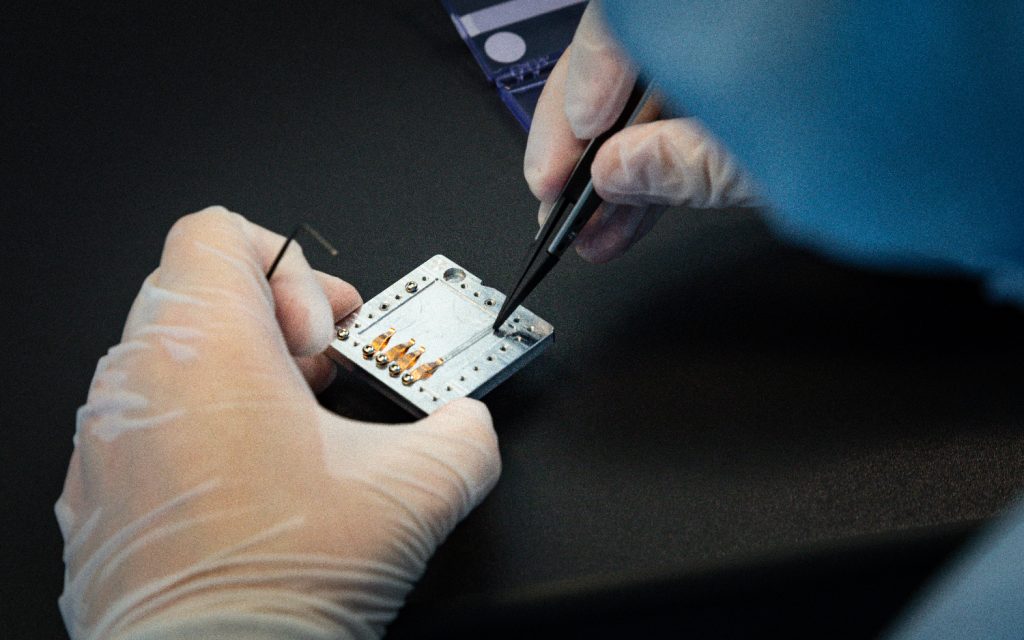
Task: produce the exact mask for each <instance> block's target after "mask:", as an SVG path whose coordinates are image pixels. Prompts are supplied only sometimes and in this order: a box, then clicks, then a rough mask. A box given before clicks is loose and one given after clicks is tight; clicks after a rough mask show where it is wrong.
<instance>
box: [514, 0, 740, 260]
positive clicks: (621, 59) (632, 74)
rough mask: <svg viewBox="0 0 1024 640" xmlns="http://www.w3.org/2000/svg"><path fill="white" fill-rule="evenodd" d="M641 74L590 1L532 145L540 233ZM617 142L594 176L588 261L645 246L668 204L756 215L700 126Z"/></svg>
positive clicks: (654, 129)
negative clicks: (597, 201) (595, 205)
mask: <svg viewBox="0 0 1024 640" xmlns="http://www.w3.org/2000/svg"><path fill="white" fill-rule="evenodd" d="M635 79H636V71H635V69H634V67H633V65H632V64H631V63H630V61H629V60H628V59H627V58H626V56H625V54H624V53H623V51H622V50H621V49H620V48H619V46H618V44H616V42H615V41H614V40H613V38H612V36H611V35H610V34H609V33H608V30H607V29H606V27H605V25H604V21H603V18H602V16H601V14H600V8H599V6H598V3H597V2H596V1H595V0H591V2H590V5H589V6H588V7H587V9H586V11H585V12H584V14H583V19H582V20H581V21H580V25H579V27H578V28H577V30H576V35H575V36H574V37H573V41H572V44H570V45H569V47H568V49H566V51H565V53H564V54H563V55H562V57H561V58H560V59H559V61H558V63H557V64H556V65H555V68H554V69H552V71H551V75H550V76H549V78H548V81H547V84H546V85H545V86H544V91H543V93H542V94H541V96H540V100H539V101H538V102H537V109H536V111H535V112H534V116H533V124H532V126H531V128H530V136H529V139H528V141H527V144H526V155H525V159H524V163H523V164H524V173H525V174H526V181H527V183H528V184H529V185H530V190H531V191H533V194H534V195H535V196H537V198H538V199H539V200H540V201H541V206H540V211H539V214H538V218H539V220H540V222H541V223H542V224H543V222H544V219H545V218H546V217H547V214H548V212H549V211H550V209H551V204H552V203H553V202H554V200H555V198H557V197H558V193H559V191H561V189H562V186H563V185H564V184H565V182H566V180H568V178H569V174H570V173H571V172H572V169H573V167H574V166H575V164H576V161H577V160H578V159H579V157H580V155H581V154H582V153H583V150H584V149H585V148H586V145H587V142H588V141H589V140H591V139H592V138H595V137H597V136H598V135H600V134H601V133H603V132H604V131H606V130H607V129H608V128H609V127H610V126H611V125H612V124H613V123H614V122H615V119H616V118H617V117H618V115H619V114H620V113H621V112H622V109H623V106H624V105H625V103H626V100H627V98H628V97H629V93H630V90H631V89H632V87H633V82H634V80H635ZM657 113H658V108H657V106H656V105H652V108H650V109H648V110H646V112H645V113H642V114H641V118H640V119H639V120H640V121H641V122H642V123H641V124H636V125H634V126H631V127H627V128H626V129H624V130H623V131H620V132H619V133H617V134H615V135H614V136H612V137H611V138H610V139H609V140H608V141H607V142H606V143H605V144H604V145H603V146H602V147H601V149H600V151H599V152H598V154H597V157H596V158H595V160H594V164H593V166H592V168H591V172H592V176H593V180H594V189H595V190H596V191H597V193H598V194H599V195H600V196H601V198H602V199H604V200H605V202H606V203H605V204H604V205H602V206H601V208H600V209H599V210H598V211H597V212H596V213H595V214H594V217H593V218H591V220H590V222H588V223H587V225H586V226H585V227H584V228H583V230H582V231H581V232H580V234H579V236H577V238H576V243H575V245H576V250H577V252H578V253H579V254H580V255H581V256H582V257H583V258H584V259H586V260H589V261H591V262H607V261H608V260H611V259H613V258H616V257H618V256H619V255H621V254H622V253H623V252H625V251H626V249H628V248H629V247H630V246H631V245H632V244H633V243H635V242H636V241H638V240H639V239H640V238H642V237H643V236H644V235H645V234H646V233H647V232H648V231H649V230H650V229H651V227H653V226H654V224H655V223H656V222H657V220H658V217H659V216H660V215H661V214H662V213H663V212H664V210H665V208H666V207H667V206H669V205H672V206H674V205H686V206H689V207H694V208H724V207H732V206H753V205H755V204H756V203H757V200H756V198H755V194H754V187H753V185H752V184H751V180H750V178H749V177H748V176H747V174H746V173H745V172H744V171H743V170H742V169H740V167H739V166H738V165H737V163H736V160H735V158H734V157H733V156H732V155H730V154H729V152H728V151H726V149H725V148H724V147H723V146H722V145H721V144H720V143H719V142H718V141H717V140H715V139H714V138H713V137H712V136H711V135H710V134H709V133H708V132H707V131H705V130H704V128H703V127H701V125H700V123H699V122H697V121H696V119H694V118H674V119H670V120H659V121H654V122H646V120H651V119H653V118H654V117H655V116H656V115H657Z"/></svg>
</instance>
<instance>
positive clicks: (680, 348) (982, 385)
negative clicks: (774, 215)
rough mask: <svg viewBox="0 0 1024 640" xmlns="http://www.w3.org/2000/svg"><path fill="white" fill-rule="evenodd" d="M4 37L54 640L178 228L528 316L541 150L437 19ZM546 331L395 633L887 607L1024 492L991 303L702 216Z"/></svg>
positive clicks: (15, 373)
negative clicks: (903, 574) (859, 583)
mask: <svg viewBox="0 0 1024 640" xmlns="http://www.w3.org/2000/svg"><path fill="white" fill-rule="evenodd" d="M5 13H7V14H8V16H7V17H5V19H4V20H3V24H2V26H0V33H2V42H3V45H4V50H5V54H4V57H5V59H6V62H5V63H4V64H3V65H2V67H0V82H2V89H0V95H2V96H3V99H2V100H0V113H2V115H3V118H2V122H3V138H4V144H3V146H4V159H3V164H2V171H0V174H2V177H0V180H2V181H3V182H2V188H0V194H2V204H3V210H4V220H5V226H6V229H5V231H6V235H7V238H6V239H5V241H4V248H5V252H6V253H7V257H6V259H5V261H4V265H5V266H4V272H5V273H4V278H3V295H4V303H5V304H4V307H5V317H6V318H7V322H5V325H6V326H8V330H7V332H8V333H7V335H8V336H9V342H8V348H7V350H6V354H5V366H4V367H3V370H4V388H5V397H4V402H3V403H2V415H3V431H4V446H3V447H2V448H0V449H2V451H3V456H4V458H3V461H4V464H3V468H4V473H5V484H4V493H5V513H4V520H5V522H6V526H5V529H6V531H7V534H6V537H7V538H8V539H7V541H6V545H5V546H6V553H5V556H6V558H7V561H6V563H5V565H6V570H5V579H4V584H3V589H4V593H3V594H2V598H0V601H2V603H3V604H2V609H3V619H2V620H0V626H3V627H4V628H6V629H9V630H11V632H12V635H15V636H18V635H31V636H32V637H53V636H55V635H56V634H58V633H59V631H58V630H59V629H60V622H59V617H58V614H57V610H56V597H57V594H58V593H59V591H60V588H61V572H62V565H61V559H60V549H61V544H60V536H59V533H58V531H57V527H56V524H55V522H54V520H53V516H52V510H51V507H52V503H53V501H54V500H55V499H56V497H57V495H58V494H59V492H60V487H61V484H62V482H63V475H64V469H65V468H66V463H67V459H68V456H69V455H70V451H71V435H72V432H73V429H74V411H75V408H76V407H77V406H78V405H79V404H81V403H82V402H83V401H84V398H85V392H86V389H87V386H88V383H89V380H90V378H91V375H92V370H93V367H94V364H95V361H96V359H97V358H99V357H100V356H101V355H102V354H103V353H104V351H105V350H106V348H107V347H109V346H110V345H112V344H114V343H115V342H116V341H117V340H118V338H119V333H120V327H121V322H122V321H123V318H124V315H125V314H126V312H127V310H128V307H129V304H130V302H131V300H132V298H133V296H134V293H135V291H136V290H137V287H138V285H139V283H140V282H141V281H142V279H143V278H144V277H145V276H146V274H147V273H148V272H149V271H150V270H151V269H152V268H153V267H154V266H155V264H156V262H157V260H158V257H159V251H160V246H161V242H162V238H163V235H164V234H165V232H166V230H167V229H168V228H169V227H170V225H171V223H172V222H173V221H174V220H175V219H176V218H177V217H179V216H180V215H182V214H185V213H188V212H190V211H194V210H197V209H200V208H202V207H204V206H206V205H209V204H223V205H225V206H227V207H229V208H231V209H233V210H235V211H239V212H241V213H244V214H245V215H247V216H248V217H250V218H251V219H253V220H255V221H256V222H258V223H260V224H262V225H264V226H267V227H269V228H272V229H276V230H279V231H283V230H287V229H289V228H290V227H291V226H292V225H293V224H294V223H295V222H296V221H298V220H305V221H308V222H310V223H312V224H313V225H314V226H316V227H317V228H318V229H319V230H320V231H322V232H323V233H324V235H326V236H327V237H329V238H331V239H332V240H333V241H334V242H335V243H336V244H337V245H338V246H339V248H340V249H341V256H340V258H338V259H337V260H336V261H334V262H328V261H326V260H320V261H318V262H317V263H316V266H318V267H319V268H322V269H326V270H331V271H334V272H336V273H337V274H339V275H341V276H343V277H345V278H347V279H348V280H350V281H351V282H352V283H353V284H355V285H356V286H357V287H358V288H359V289H360V290H361V291H362V292H363V294H364V296H366V297H369V296H371V295H373V294H374V293H376V292H377V291H378V290H380V289H381V288H383V287H384V286H386V285H387V284H389V283H391V282H392V281H394V280H395V279H396V278H397V277H399V276H401V275H402V274H403V273H405V272H406V271H408V270H409V269H410V268H411V267H413V266H415V265H417V264H419V263H420V262H422V261H423V260H424V259H426V258H427V257H429V256H431V255H433V254H435V253H444V254H446V255H448V256H449V257H451V258H452V259H454V260H455V261H457V262H459V263H460V264H463V265H465V266H466V267H467V268H469V269H471V270H472V271H474V272H475V273H476V274H477V275H479V276H481V277H482V278H483V279H484V281H485V283H487V284H491V285H495V286H498V287H502V288H505V287H507V286H508V284H509V280H510V279H511V278H512V277H513V270H514V268H515V265H517V264H518V263H519V260H520V257H521V253H522V252H523V251H524V250H525V247H526V245H527V244H528V240H529V238H530V237H531V236H532V233H533V232H534V230H535V221H534V212H535V206H536V205H535V202H534V200H533V198H532V197H531V195H530V193H529V191H528V190H527V188H526V186H525V183H524V181H523V179H522V175H521V162H522V152H523V148H524V144H525V134H524V133H523V132H522V131H521V130H520V129H519V127H518V125H517V124H516V123H515V121H514V120H513V119H512V117H511V116H510V115H509V114H508V113H507V112H506V111H505V110H504V107H503V106H502V105H501V103H500V101H499V99H498V96H497V94H496V93H495V92H494V91H493V89H492V88H491V87H489V86H488V85H487V84H486V83H485V81H484V80H483V78H482V75H481V74H480V72H479V70H478V68H477V67H476V66H475V63H474V61H473V60H472V58H471V56H470V55H469V53H468V51H467V50H466V49H465V46H464V45H463V43H462V42H461V41H460V40H459V38H458V36H457V34H456V33H455V31H454V29H453V27H452V24H451V22H450V21H449V20H448V18H447V17H446V16H445V14H444V12H443V10H442V9H441V7H440V5H439V3H435V2H432V1H430V0H422V1H416V2H410V1H400V0H394V1H389V2H376V1H375V2H365V3H360V4H358V5H357V4H356V3H350V2H337V1H336V2H324V3H319V4H309V5H302V6H294V5H292V6H288V7H285V6H281V7H277V8H271V9H259V10H254V9H252V8H246V9H225V8H218V7H216V6H213V3H188V4H185V5H182V4H180V3H172V4H168V5H167V6H166V7H163V8H162V9H159V10H153V9H146V10H144V11H143V10H139V9H133V10H122V9H111V8H91V7H89V8H86V7H81V6H79V7H75V8H70V9H56V8H47V7H36V6H33V7H31V8H24V7H23V8H15V9H8V10H7V11H6V12H5ZM310 254H311V255H313V252H310ZM529 306H530V307H531V308H532V309H533V310H535V311H536V312H538V313H539V314H541V315H542V316H544V317H545V318H546V319H548V320H549V321H551V322H552V323H553V324H554V326H555V330H556V344H555V346H554V347H553V348H552V349H551V350H550V351H549V352H547V353H546V354H545V355H544V356H543V357H541V358H540V359H538V360H537V361H536V362H535V363H533V364H532V365H531V366H530V367H528V368H527V369H526V370H524V371H522V372H521V373H519V374H517V375H516V376H515V377H514V378H512V379H511V380H510V381H509V382H507V383H506V384H505V385H504V386H502V387H501V388H499V389H498V390H496V391H495V392H493V393H492V394H491V395H490V396H489V397H488V398H487V402H488V405H489V406H490V408H491V411H492V413H493V415H494V421H495V425H496V428H497V430H498V433H499V436H500V439H501V449H502V456H503V460H504V474H503V477H502V480H501V482H500V483H499V485H498V486H497V488H496V489H495V490H494V492H493V494H492V495H491V496H490V497H489V498H488V499H487V500H486V502H485V503H484V504H483V505H482V506H481V507H480V508H479V509H478V510H477V511H475V512H474V513H473V514H471V515H470V516H469V518H468V519H467V520H466V521H465V522H464V523H463V524H462V525H461V526H460V527H459V528H458V529H457V530H456V532H455V533H454V534H453V535H452V536H451V537H450V538H449V540H448V541H447V542H446V543H445V544H444V545H443V547H442V548H441V549H440V551H439V553H438V554H437V556H436V557H435V559H434V560H433V562H432V563H431V565H430V567H429V568H428V571H427V575H426V577H425V579H424V580H423V582H422V583H421V585H420V586H419V587H418V588H417V589H416V590H415V591H414V592H413V594H412V596H411V598H410V606H409V608H408V609H407V610H406V611H405V612H403V614H402V615H401V616H400V617H399V621H398V624H397V626H396V629H395V630H396V635H401V636H406V637H409V636H415V635H417V634H419V633H422V632H423V631H424V629H428V628H429V629H434V630H438V629H440V630H444V629H446V628H448V627H447V626H449V625H450V628H451V629H455V628H456V627H458V628H459V629H462V630H466V629H469V630H473V629H478V630H479V626H474V625H483V626H487V625H491V626H492V627H493V626H495V625H498V624H501V625H513V626H514V624H516V623H517V622H519V623H521V622H523V619H520V618H518V617H517V616H518V614H519V613H522V612H526V613H523V615H524V616H529V615H535V616H536V617H535V620H541V621H543V620H550V619H551V618H550V615H549V614H550V613H551V612H552V611H554V612H558V611H570V610H572V611H575V612H577V613H578V614H579V615H580V616H589V615H596V614H595V611H597V609H600V610H601V611H605V612H607V611H609V610H612V609H615V608H616V607H618V609H617V611H618V614H616V615H620V617H621V618H623V619H625V618H626V617H628V615H630V614H629V609H628V607H631V606H634V605H637V603H651V602H656V601H658V600H657V597H654V596H652V595H651V594H652V593H662V594H665V593H668V594H671V595H672V599H673V600H672V602H675V603H678V602H684V603H685V602H689V603H690V604H689V605H687V606H690V607H691V609H693V610H696V608H699V606H698V605H697V604H694V603H699V602H701V600H700V597H705V598H706V597H707V593H710V592H715V593H718V592H721V593H726V594H728V593H738V594H741V595H742V594H743V593H746V594H747V595H746V596H743V597H745V598H748V599H756V598H755V597H754V596H752V595H750V593H748V592H746V591H743V589H745V588H747V587H743V586H740V587H735V585H749V584H750V583H751V581H755V582H756V581H761V582H762V583H764V584H767V585H772V584H774V583H772V582H771V580H772V579H776V578H777V576H779V575H791V576H792V575H797V576H803V577H801V578H798V579H797V581H799V580H803V582H802V583H801V584H804V586H805V587H806V585H807V584H812V583H814V582H815V580H817V579H818V578H814V577H813V576H812V577H807V576H811V575H812V574H814V572H815V571H817V572H818V573H819V574H821V573H827V572H828V571H830V570H832V569H835V568H836V567H839V566H840V565H839V564H835V563H836V562H839V561H837V560H835V558H846V559H847V560H848V562H847V563H846V564H844V565H842V566H843V567H845V568H842V569H835V571H839V572H840V573H841V572H843V571H849V567H851V566H858V567H862V568H863V567H869V566H874V567H876V568H878V571H879V573H878V574H877V576H880V577H877V580H881V581H884V580H886V577H885V576H886V574H885V569H884V567H885V566H886V564H889V565H890V566H891V565H893V564H898V563H899V562H900V561H901V559H906V558H908V557H911V556H912V555H913V552H914V550H918V551H921V550H925V551H926V552H927V553H932V554H933V555H932V556H929V557H930V558H931V559H930V560H929V561H928V562H932V563H934V561H935V559H936V558H939V557H941V556H942V555H943V554H945V553H947V552H948V550H949V549H951V548H953V545H954V544H955V542H956V541H958V540H959V539H960V536H961V535H962V532H963V531H966V530H968V529H969V527H970V524H971V523H973V522H975V521H977V520H979V519H984V518H987V517H989V516H991V515H992V514H994V513H996V512H997V511H998V510H1000V509H1001V508H1002V507H1003V506H1004V505H1006V504H1007V502H1008V501H1009V500H1010V499H1011V498H1012V496H1014V495H1015V494H1016V493H1017V492H1018V491H1019V490H1020V489H1021V488H1022V487H1024V479H1022V478H1024V474H1022V471H1024V446H1022V445H1024V434H1022V426H1024V424H1022V422H1024V393H1022V389H1024V384H1022V383H1024V368H1022V366H1021V363H1022V362H1024V339H1022V335H1024V316H1022V314H1021V313H1019V312H1016V311H1013V310H1010V309H1007V308H1001V307H998V306H994V305H991V304H988V303H987V302H986V301H985V299H984V296H983V295H982V294H981V292H980V291H979V289H978V288H977V287H976V286H975V285H974V283H971V282H967V281H961V280H952V279H941V278H925V277H915V276H911V275H899V274H886V273H871V272H867V271H861V270H857V269H854V268H849V267H844V266H840V265H836V264H832V263H830V262H829V261H827V260H825V259H822V258H820V257H816V256H815V255H813V254H810V253H808V252H805V251H802V250H801V249H799V248H794V247H791V246H787V245H785V244H783V243H781V242H779V241H777V240H775V239H773V237H772V235H771V234H770V232H769V231H768V229H767V227H766V226H765V225H764V224H763V223H762V222H761V221H760V219H759V217H758V215H757V213H756V212H753V211H710V212H695V211H686V210H675V211H671V212H669V213H667V214H666V215H665V216H664V218H663V219H662V222H661V224H660V225H659V226H658V228H657V229H656V230H655V231H654V232H653V233H652V234H651V236H650V237H649V238H647V239H645V240H644V241H643V242H641V244H640V245H639V246H638V247H637V248H636V249H635V250H634V251H633V252H632V253H631V254H630V255H629V256H627V257H626V258H624V259H622V260H619V261H617V262H615V263H612V264H609V265H604V266H593V265H588V264H585V263H583V262H582V261H580V260H579V259H577V258H576V257H575V256H568V257H567V259H566V260H564V262H563V263H562V265H560V266H559V267H558V269H557V270H556V271H555V272H554V273H553V275H552V276H551V277H549V278H548V280H547V281H545V282H544V283H543V284H542V285H541V286H540V287H539V288H538V290H537V291H536V292H535V294H534V295H533V296H532V297H531V298H530V300H529ZM347 384H348V383H346V381H344V380H342V381H340V382H339V384H338V385H336V386H335V387H334V388H332V389H331V390H330V391H329V392H328V393H327V394H326V395H325V396H324V403H325V404H327V405H328V406H332V405H337V404H338V403H340V402H342V400H343V399H344V396H345V394H347V393H359V392H360V391H359V390H358V389H356V390H352V389H350V388H349V387H348V386H346V385H347ZM380 417H381V418H382V419H394V417H395V416H394V415H393V412H389V411H387V409H386V408H382V409H381V414H380ZM936 541H938V542H936ZM894 545H895V546H894ZM901 545H902V546H901ZM921 553H925V552H924V551H922V552H921ZM927 553H925V555H927ZM922 557H923V556H922ZM809 558H810V559H814V560H813V562H810V561H808V559H809ZM922 562H924V561H922ZM925 564H927V562H925ZM928 566H931V565H928ZM787 571H788V572H789V573H787ZM921 571H922V573H921V575H924V573H926V569H922V570H921ZM814 575H818V574H814ZM850 575H852V574H850ZM857 575H860V574H857ZM861 577H863V576H861ZM766 580H767V582H765V581H766ZM865 580H867V579H866V578H865ZM910 582H913V581H910ZM910 582H907V585H910ZM709 585H711V586H709ZM716 585H717V586H716ZM723 585H726V586H723ZM728 585H734V586H732V587H730V586H728ZM705 587H707V588H705ZM765 588H766V589H772V588H774V587H771V586H769V587H765ZM901 588H904V591H903V592H900V593H901V594H902V595H901V596H900V597H905V595H906V592H907V591H906V590H908V589H910V588H911V586H906V585H904V587H901ZM708 589H710V591H708ZM715 589H718V591H715ZM730 589H733V590H732V591H730ZM736 589H739V590H738V591H737V590H736ZM616 594H618V595H616ZM630 594H631V595H630ZM723 597H724V596H723ZM694 598H696V599H694ZM894 602H895V600H894ZM715 606H718V605H717V604H716V605H715ZM821 606H824V605H821ZM559 607H562V609H560V608H559ZM684 608H685V607H684ZM701 610H702V611H707V610H709V609H701ZM545 612H547V613H545ZM597 613H600V611H597ZM648 614H649V615H653V614H650V612H648ZM545 615H549V617H547V618H545ZM780 624H783V626H784V624H785V622H784V621H783V622H782V623H780ZM513 626H504V627H503V628H504V629H505V630H506V631H508V630H509V629H511V628H513ZM609 628H612V627H609Z"/></svg>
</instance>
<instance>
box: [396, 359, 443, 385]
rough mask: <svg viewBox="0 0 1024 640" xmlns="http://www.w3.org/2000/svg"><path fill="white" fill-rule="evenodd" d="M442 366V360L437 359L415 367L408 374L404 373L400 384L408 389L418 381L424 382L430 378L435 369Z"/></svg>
mask: <svg viewBox="0 0 1024 640" xmlns="http://www.w3.org/2000/svg"><path fill="white" fill-rule="evenodd" d="M442 364H444V358H438V359H437V360H434V361H433V362H427V363H426V364H421V365H420V366H418V367H416V368H415V369H413V370H412V371H410V372H409V373H406V374H405V375H404V376H402V384H404V385H405V386H407V387H408V386H411V385H412V384H413V383H415V382H419V381H420V380H426V379H427V378H429V377H430V376H432V375H434V372H435V371H437V369H438V368H439V367H440V366H441V365H442Z"/></svg>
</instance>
